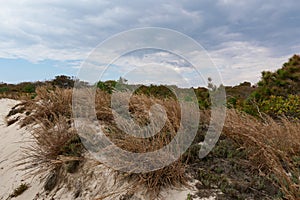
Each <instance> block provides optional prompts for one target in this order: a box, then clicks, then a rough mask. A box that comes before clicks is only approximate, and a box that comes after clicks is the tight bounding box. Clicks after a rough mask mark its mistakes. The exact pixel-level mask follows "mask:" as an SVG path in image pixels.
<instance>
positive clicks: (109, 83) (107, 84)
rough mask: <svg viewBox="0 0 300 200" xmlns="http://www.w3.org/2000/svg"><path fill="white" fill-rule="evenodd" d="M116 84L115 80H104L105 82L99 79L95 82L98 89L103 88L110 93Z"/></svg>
mask: <svg viewBox="0 0 300 200" xmlns="http://www.w3.org/2000/svg"><path fill="white" fill-rule="evenodd" d="M116 85H117V81H112V80H110V81H105V82H102V81H99V82H98V83H97V87H98V88H99V89H100V90H103V91H105V92H107V93H109V94H112V92H113V90H114V89H115V87H116Z"/></svg>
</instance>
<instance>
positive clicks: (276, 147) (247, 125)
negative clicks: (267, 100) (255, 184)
mask: <svg viewBox="0 0 300 200" xmlns="http://www.w3.org/2000/svg"><path fill="white" fill-rule="evenodd" d="M299 130H300V122H299V121H298V122H291V121H289V120H287V119H286V118H282V119H281V120H280V121H274V120H273V119H271V118H270V117H267V116H266V118H265V121H260V120H259V119H256V118H254V117H251V116H249V115H246V114H244V113H240V112H238V111H236V110H228V111H227V118H226V122H225V125H224V128H223V132H224V134H225V135H226V136H228V137H230V138H232V139H233V140H234V141H236V142H237V143H238V144H239V145H240V146H242V147H244V148H245V150H246V152H247V154H248V157H249V160H250V161H251V163H252V165H253V168H254V169H258V170H259V171H260V172H261V175H262V176H266V177H269V178H270V179H271V181H272V182H273V184H275V185H278V186H280V188H281V190H282V192H283V193H284V194H285V197H286V198H287V199H294V200H296V199H299V197H300V194H299V190H300V183H299V177H300V170H299V167H298V168H297V167H296V166H297V165H295V163H294V162H293V157H299V155H300V134H299Z"/></svg>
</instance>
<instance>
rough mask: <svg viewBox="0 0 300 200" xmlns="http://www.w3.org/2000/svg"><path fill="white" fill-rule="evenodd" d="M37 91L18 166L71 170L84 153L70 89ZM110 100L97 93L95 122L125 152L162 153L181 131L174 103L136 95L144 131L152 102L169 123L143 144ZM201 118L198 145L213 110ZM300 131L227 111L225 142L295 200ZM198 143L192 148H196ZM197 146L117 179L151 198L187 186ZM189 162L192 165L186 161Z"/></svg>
mask: <svg viewBox="0 0 300 200" xmlns="http://www.w3.org/2000/svg"><path fill="white" fill-rule="evenodd" d="M36 92H37V97H36V98H35V99H32V100H27V101H26V103H23V106H24V109H25V110H26V111H24V110H23V112H26V113H28V115H26V116H25V118H24V119H22V120H21V121H20V124H21V126H27V127H28V126H31V127H32V136H33V139H34V141H35V145H33V146H31V147H29V148H28V149H26V150H25V152H26V153H25V156H24V158H23V160H22V161H21V162H20V164H23V165H26V167H29V168H31V169H32V170H34V171H35V172H36V173H44V172H48V173H49V172H52V171H53V170H57V169H60V170H67V169H68V168H69V167H71V168H72V166H70V165H73V164H74V163H75V162H76V163H78V162H82V159H83V152H84V151H85V150H84V147H83V145H82V144H81V141H80V138H79V137H78V135H77V133H76V130H74V128H73V126H72V124H73V120H72V110H71V103H72V90H71V89H61V88H53V87H52V88H49V87H46V86H43V87H39V88H37V89H36ZM110 100H111V95H110V94H108V93H105V92H104V91H100V90H97V93H96V98H95V103H96V115H97V119H98V120H99V123H100V124H101V126H103V130H104V133H105V134H106V136H108V137H109V138H110V140H111V141H112V142H113V143H115V144H116V145H117V146H119V147H120V148H122V149H124V150H127V151H131V152H139V153H144V152H149V151H155V150H158V149H160V148H162V147H163V146H165V145H166V144H168V143H169V142H170V141H171V140H172V139H173V138H174V136H175V134H176V132H177V130H178V128H179V126H180V121H181V117H180V116H181V113H180V108H179V104H178V102H177V101H176V100H174V99H158V98H154V97H148V96H145V95H141V94H140V95H133V96H132V98H131V101H130V104H129V108H128V109H129V111H130V115H131V117H133V118H134V120H135V122H136V123H137V124H139V125H140V126H144V125H147V124H148V123H149V116H148V111H149V108H150V107H151V105H153V104H154V103H157V104H160V105H162V106H163V107H164V108H165V110H166V114H167V119H166V123H165V125H164V126H163V128H162V129H161V130H160V131H159V133H157V134H156V135H155V136H153V137H150V138H145V139H141V138H136V137H133V136H130V135H128V134H126V133H125V132H127V131H130V130H133V127H130V125H129V124H126V123H124V127H123V130H120V127H118V126H117V125H116V123H115V122H114V116H113V112H112V108H111V105H110V103H111V102H110ZM194 112H195V111H194ZM191 116H193V111H191ZM202 116H204V117H202V118H201V119H202V120H203V121H204V122H199V123H200V127H199V129H202V128H203V127H204V128H203V130H199V131H198V132H199V133H198V135H197V136H196V139H195V141H196V142H199V141H200V140H201V139H203V135H202V134H203V132H205V130H206V128H207V126H208V122H209V111H203V114H202ZM127 125H128V126H127ZM205 127H206V128H205ZM299 128H300V122H299V121H291V120H288V119H286V118H282V119H281V120H276V121H275V120H273V119H271V118H270V117H268V116H265V118H264V119H257V118H254V117H252V116H250V115H247V114H245V113H241V112H238V111H236V110H234V109H229V110H227V117H226V122H225V125H224V127H223V132H222V135H221V137H225V138H229V139H230V140H232V141H234V143H235V145H236V146H237V148H240V149H243V151H244V152H245V155H246V158H247V161H249V163H250V167H249V170H253V171H258V172H260V173H259V176H261V177H265V178H266V179H269V180H270V182H271V183H272V184H274V185H276V186H278V188H280V190H281V191H282V193H283V196H284V198H286V199H294V200H296V199H299V196H300V195H299V190H300V184H299V177H300V172H299V168H300V167H299V166H300V158H299V155H300V134H299V130H300V129H299ZM124 130H127V131H125V132H124ZM196 142H194V145H197V144H196ZM194 147H195V146H193V145H192V146H191V148H190V149H189V151H187V154H185V155H184V156H183V158H184V159H183V158H180V159H178V160H177V161H176V162H174V163H173V164H171V165H170V166H166V167H164V168H162V169H159V170H155V171H152V172H148V173H140V174H139V173H129V174H128V173H118V174H119V175H120V176H121V177H123V178H125V179H126V180H128V181H129V182H130V183H131V184H132V186H133V187H132V188H135V189H136V188H140V189H142V188H143V189H146V191H147V193H148V194H149V195H150V196H152V197H158V196H159V194H160V192H161V191H162V190H163V189H164V188H168V187H177V186H181V185H186V184H187V182H188V176H187V168H188V166H189V165H193V164H194V163H193V158H195V157H197V156H198V149H197V148H195V149H192V148H194ZM216 148H218V147H216ZM186 158H188V160H190V161H189V162H188V161H187V159H186ZM162 159H163V158H162ZM224 159H226V158H224ZM70 162H71V163H72V162H74V163H72V164H70ZM203 162H205V161H203ZM69 164H70V165H69ZM67 165H68V166H67ZM63 166H67V167H66V168H63ZM75 171H76V170H73V169H71V170H70V172H75ZM116 173H117V172H116ZM203 177H206V175H205V176H203ZM60 178H61V179H63V178H64V177H60ZM215 181H218V180H215Z"/></svg>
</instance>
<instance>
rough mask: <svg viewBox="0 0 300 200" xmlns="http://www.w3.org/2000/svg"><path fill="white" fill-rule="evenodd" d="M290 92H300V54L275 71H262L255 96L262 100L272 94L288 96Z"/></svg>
mask: <svg viewBox="0 0 300 200" xmlns="http://www.w3.org/2000/svg"><path fill="white" fill-rule="evenodd" d="M289 94H293V95H296V94H300V56H298V55H294V56H293V57H292V58H290V59H289V62H287V63H285V64H283V67H282V68H281V69H278V70H277V71H275V72H269V71H264V72H262V79H261V81H259V82H258V88H257V90H256V93H255V98H256V100H259V101H260V100H264V99H268V98H270V96H283V97H287V96H288V95H289Z"/></svg>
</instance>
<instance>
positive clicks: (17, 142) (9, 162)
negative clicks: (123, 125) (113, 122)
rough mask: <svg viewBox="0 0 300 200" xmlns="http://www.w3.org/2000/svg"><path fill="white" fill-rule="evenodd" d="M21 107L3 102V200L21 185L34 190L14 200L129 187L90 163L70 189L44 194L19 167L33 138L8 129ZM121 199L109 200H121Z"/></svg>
mask: <svg viewBox="0 0 300 200" xmlns="http://www.w3.org/2000/svg"><path fill="white" fill-rule="evenodd" d="M17 103H19V102H18V101H15V100H10V99H0V137H1V140H0V200H7V199H10V198H9V195H10V194H12V192H13V190H14V189H15V188H17V187H18V186H19V185H20V184H21V183H28V184H29V185H30V188H29V189H28V190H26V191H25V192H24V193H23V194H22V195H20V196H19V197H17V198H14V199H19V200H31V199H34V200H38V199H59V200H68V199H74V193H75V192H76V190H78V188H77V186H78V185H79V187H80V190H81V191H82V192H81V194H80V196H79V197H78V198H77V199H94V198H95V197H99V196H102V195H105V194H107V193H113V192H117V190H122V188H123V187H126V185H127V184H126V183H118V184H117V185H114V184H113V181H114V179H113V178H112V177H111V174H110V173H109V169H107V168H106V167H104V166H101V165H97V164H96V165H94V164H93V161H91V160H90V161H87V162H86V163H85V164H84V165H83V167H82V169H80V171H79V172H77V173H75V174H72V175H70V176H69V177H68V184H67V185H66V186H63V187H58V188H57V189H55V190H54V191H52V192H51V193H49V194H48V193H46V192H44V191H43V184H44V183H43V182H42V181H40V179H39V177H35V178H30V177H28V176H27V175H26V171H24V170H21V168H20V167H19V168H18V167H16V166H15V163H16V161H17V160H18V159H19V158H20V156H21V153H22V152H21V151H22V147H26V146H27V145H30V143H29V142H28V140H29V138H30V134H29V132H28V131H27V130H26V129H24V128H23V129H20V128H19V126H18V125H17V124H13V125H11V126H8V127H7V125H6V121H5V116H6V115H7V114H8V112H9V110H10V109H11V108H12V107H13V106H14V105H16V104H17ZM91 177H94V178H91ZM70 188H71V189H70ZM195 192H196V191H195V190H191V189H186V188H185V189H184V188H183V189H182V190H166V191H164V192H163V193H162V195H163V199H165V200H173V199H176V200H185V199H187V196H188V194H193V193H195ZM124 193H126V191H125V192H122V193H119V194H120V195H122V194H124ZM120 195H117V196H114V197H108V198H105V199H119V197H120ZM132 199H138V200H143V199H144V198H143V196H142V195H137V196H136V197H134V198H132ZM207 199H214V198H213V197H211V198H207Z"/></svg>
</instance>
